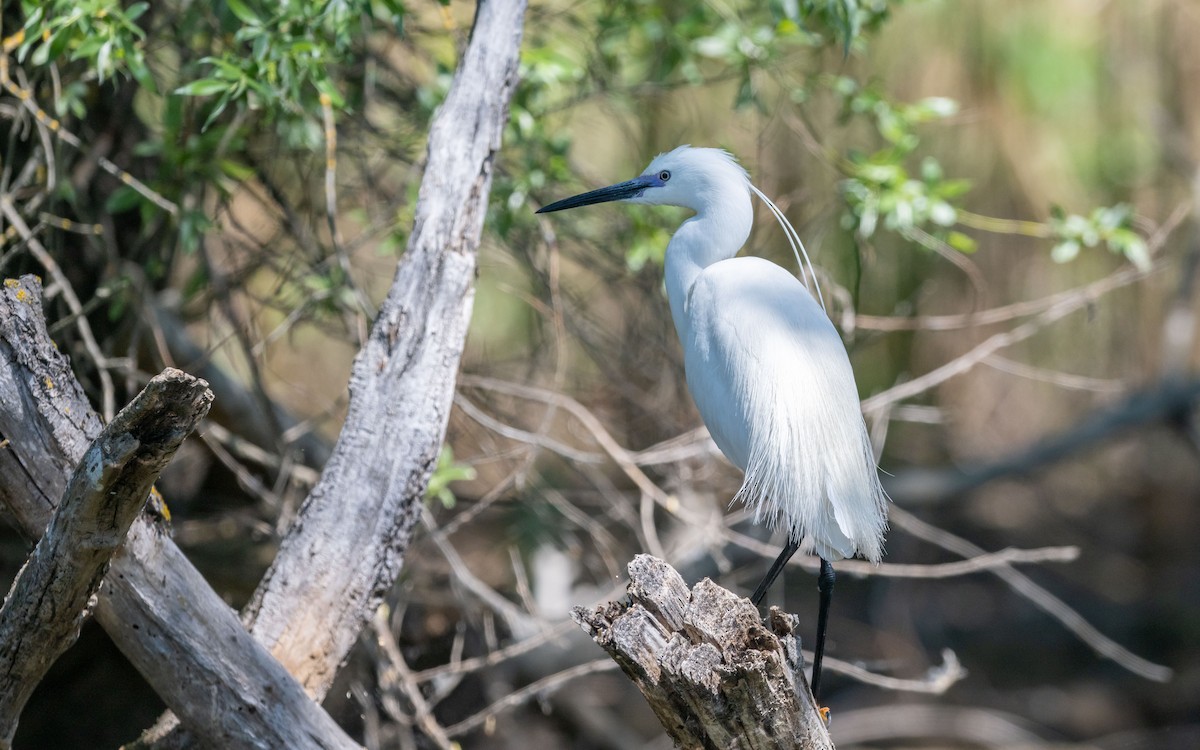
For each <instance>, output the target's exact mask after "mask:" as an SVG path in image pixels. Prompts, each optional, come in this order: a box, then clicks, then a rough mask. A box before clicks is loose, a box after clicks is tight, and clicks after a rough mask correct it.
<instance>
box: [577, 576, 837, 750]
mask: <svg viewBox="0 0 1200 750" xmlns="http://www.w3.org/2000/svg"><path fill="white" fill-rule="evenodd" d="M629 579H630V583H629V600H628V602H620V603H618V602H612V603H609V604H605V605H603V606H601V607H599V608H597V609H595V610H587V609H584V608H582V607H576V608H575V609H574V610H573V611H572V613H571V616H572V617H573V618H574V619H575V621H576V622H578V623H579V624H580V626H581V627H583V629H584V631H585V632H587V633H588V634H589V635H591V636H592V639H593V640H595V641H596V643H598V644H599V645H600V646H601V647H602V648H603V649H604V650H605V651H607V652H608V653H609V655H610V656H612V657H613V659H614V660H615V661H616V662H617V663H618V664H620V665H621V668H622V669H623V670H624V671H625V674H626V675H628V676H629V678H630V679H632V680H633V682H634V684H636V685H637V686H638V689H640V690H641V691H642V694H643V695H644V696H645V697H646V700H647V701H648V702H649V703H650V707H651V708H652V709H653V710H654V713H655V714H656V715H657V716H658V719H659V721H660V722H662V725H663V727H664V728H665V729H666V730H667V733H668V734H669V735H670V736H671V738H672V739H673V740H674V741H675V743H676V744H677V745H678V746H680V747H683V748H688V749H689V750H690V749H691V748H704V749H705V750H784V749H785V748H786V749H787V750H830V748H832V747H833V742H832V741H831V740H830V738H829V732H828V731H827V730H826V728H825V722H824V721H823V720H822V719H821V716H820V714H819V713H818V711H817V707H816V705H815V703H814V702H813V697H812V693H811V692H810V690H809V688H808V682H807V680H805V678H804V674H803V672H802V667H803V663H802V657H801V655H800V644H799V640H798V638H797V637H796V635H795V624H796V623H795V616H794V615H788V614H784V613H783V612H781V611H780V610H779V609H778V608H776V607H772V608H771V614H770V617H769V622H768V623H767V624H766V625H764V624H763V622H762V620H761V618H760V617H759V614H758V609H757V608H756V607H755V606H754V605H753V604H751V603H750V600H749V599H743V598H741V597H739V596H737V595H736V594H734V593H732V592H730V591H727V590H725V589H723V588H721V587H720V586H718V585H716V584H715V583H713V582H712V581H711V580H709V579H707V578H705V579H704V580H702V581H700V583H697V584H696V585H695V586H694V587H692V588H691V589H690V590H689V589H688V587H687V585H686V584H685V583H684V582H683V578H682V577H680V575H679V574H678V573H677V572H675V569H674V568H672V567H671V566H669V565H667V564H666V563H665V562H663V561H662V560H659V559H657V558H655V557H651V556H649V555H638V556H637V557H636V558H634V560H633V562H631V563H630V564H629Z"/></svg>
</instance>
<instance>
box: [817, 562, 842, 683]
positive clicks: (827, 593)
mask: <svg viewBox="0 0 1200 750" xmlns="http://www.w3.org/2000/svg"><path fill="white" fill-rule="evenodd" d="M836 578H837V576H836V575H835V574H834V572H833V565H832V564H830V562H829V561H828V560H826V559H825V558H823V557H822V558H821V574H820V575H819V576H817V592H818V593H819V595H820V609H818V610H817V648H816V650H815V651H814V652H813V672H812V692H813V698H815V699H816V700H817V705H820V703H821V698H820V693H818V692H817V691H818V690H819V689H820V687H821V660H822V659H823V658H824V657H825V627H826V626H827V625H828V624H829V601H830V600H831V599H833V583H834V581H835V580H836Z"/></svg>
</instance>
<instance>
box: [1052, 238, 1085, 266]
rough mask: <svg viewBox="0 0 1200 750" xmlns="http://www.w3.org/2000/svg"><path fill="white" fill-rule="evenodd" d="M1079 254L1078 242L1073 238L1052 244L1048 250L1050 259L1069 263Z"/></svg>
mask: <svg viewBox="0 0 1200 750" xmlns="http://www.w3.org/2000/svg"><path fill="white" fill-rule="evenodd" d="M1077 255H1079V243H1078V242H1076V241H1075V240H1065V241H1063V242H1060V243H1058V244H1057V245H1055V246H1054V249H1053V250H1051V251H1050V259H1051V260H1053V261H1054V262H1055V263H1070V262H1071V261H1073V260H1075V257H1076V256H1077Z"/></svg>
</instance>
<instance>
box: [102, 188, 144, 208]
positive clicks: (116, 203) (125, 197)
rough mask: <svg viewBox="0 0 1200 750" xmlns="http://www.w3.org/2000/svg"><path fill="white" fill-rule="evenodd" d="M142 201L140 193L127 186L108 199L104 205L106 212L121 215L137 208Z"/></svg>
mask: <svg viewBox="0 0 1200 750" xmlns="http://www.w3.org/2000/svg"><path fill="white" fill-rule="evenodd" d="M141 201H142V196H141V194H140V193H138V191H136V190H134V189H133V188H131V187H128V186H125V187H121V188H119V189H118V190H117V192H115V193H113V194H112V195H110V196H109V197H108V200H107V201H105V203H104V210H105V211H106V212H107V213H110V214H119V213H123V212H125V211H128V210H130V209H131V208H133V207H134V206H137V205H138V204H139V203H141Z"/></svg>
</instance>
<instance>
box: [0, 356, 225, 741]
mask: <svg viewBox="0 0 1200 750" xmlns="http://www.w3.org/2000/svg"><path fill="white" fill-rule="evenodd" d="M211 403H212V394H211V393H210V392H209V390H208V385H207V383H205V382H204V381H203V380H197V379H196V378H193V377H192V376H190V375H188V374H186V373H183V372H180V371H179V370H167V371H165V372H163V373H162V374H161V375H159V376H158V377H156V378H154V379H153V380H151V381H150V383H149V385H147V386H146V388H145V389H144V390H143V391H142V392H141V393H140V394H138V396H137V398H135V399H134V400H133V402H131V403H130V404H129V405H128V406H126V407H125V408H124V409H122V410H121V412H120V413H119V414H117V416H116V419H114V420H113V421H112V423H110V424H109V425H108V426H107V427H106V428H105V429H104V430H103V431H102V432H101V433H100V436H99V437H98V438H97V439H96V440H95V441H94V442H93V443H92V445H91V447H90V448H88V451H87V453H86V454H85V455H84V457H83V461H81V462H80V463H79V465H78V466H77V467H76V469H75V472H74V474H72V476H71V480H70V482H69V483H68V484H67V492H66V495H65V496H64V497H63V500H62V502H61V503H59V506H58V510H57V511H56V512H55V514H54V518H53V520H52V521H51V522H50V527H49V528H48V529H47V530H46V533H45V535H43V536H42V538H41V539H40V540H39V541H38V543H37V546H36V547H35V548H34V550H33V554H32V555H31V556H30V558H29V560H28V561H27V562H26V563H25V566H24V567H23V568H22V569H21V571H20V572H19V573H18V574H17V578H16V580H15V581H14V582H13V585H12V589H11V591H10V592H9V595H8V598H7V599H6V600H5V601H4V606H3V608H0V747H8V746H11V743H12V738H13V735H14V734H15V733H16V729H17V719H18V718H19V717H20V715H21V710H22V709H23V708H24V706H25V702H26V701H27V700H28V699H29V696H30V695H31V694H32V693H33V689H34V688H35V687H36V686H37V684H38V682H40V681H41V679H42V677H44V676H45V674H46V671H47V670H49V668H50V665H51V664H53V663H54V660H55V659H57V658H58V657H59V656H60V655H62V653H63V652H64V651H66V650H67V648H68V647H70V645H71V644H72V643H74V642H75V639H76V638H78V637H79V628H80V626H81V625H82V624H83V621H84V618H85V617H86V615H87V612H88V609H89V601H90V600H91V598H92V597H93V596H94V595H95V593H96V591H97V589H99V588H100V582H101V581H102V580H103V578H104V573H105V571H106V570H107V569H108V565H109V561H110V560H111V559H112V556H113V553H114V552H116V550H117V547H118V546H119V545H120V544H121V542H122V541H123V540H124V539H125V534H126V532H128V531H129V526H130V525H131V524H132V523H133V520H134V519H135V518H136V517H137V514H138V513H139V512H140V511H141V509H142V507H143V506H144V505H145V504H146V498H147V497H148V496H149V494H150V489H151V487H153V485H154V482H155V481H156V480H157V479H158V475H159V473H160V472H161V471H162V470H163V468H165V467H166V465H167V463H168V462H169V461H170V460H171V457H172V456H174V455H175V451H176V450H177V449H178V448H179V446H180V445H182V444H183V440H184V438H186V437H187V436H188V435H189V434H190V433H191V432H192V430H193V429H195V426H196V424H197V423H198V422H199V421H200V420H201V419H203V418H204V415H205V414H206V413H208V407H209V404H211Z"/></svg>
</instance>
